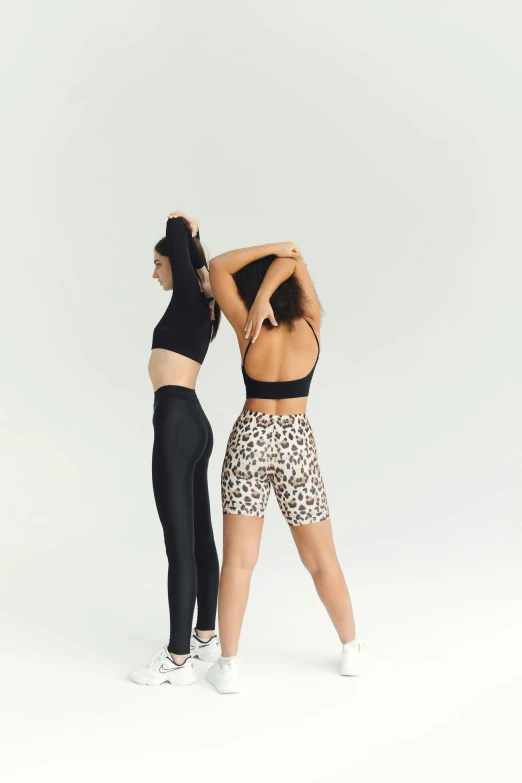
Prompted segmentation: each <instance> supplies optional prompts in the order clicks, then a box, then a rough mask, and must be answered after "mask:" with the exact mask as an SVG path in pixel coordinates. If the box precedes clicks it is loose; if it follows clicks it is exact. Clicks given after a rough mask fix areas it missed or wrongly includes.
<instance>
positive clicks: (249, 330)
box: [245, 297, 277, 343]
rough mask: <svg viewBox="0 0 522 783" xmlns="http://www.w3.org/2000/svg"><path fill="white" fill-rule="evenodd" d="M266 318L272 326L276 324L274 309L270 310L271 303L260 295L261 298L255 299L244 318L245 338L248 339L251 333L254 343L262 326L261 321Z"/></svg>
mask: <svg viewBox="0 0 522 783" xmlns="http://www.w3.org/2000/svg"><path fill="white" fill-rule="evenodd" d="M267 318H268V320H269V321H270V323H271V324H272V326H277V321H276V319H275V315H274V311H273V310H272V305H271V304H270V300H269V299H266V298H264V297H262V298H261V299H257V298H256V299H255V300H254V304H253V305H252V307H251V308H250V311H249V313H248V317H247V319H246V323H245V338H246V339H247V340H248V338H249V337H250V335H252V342H253V343H255V341H256V340H257V338H258V335H259V332H260V331H261V327H262V326H263V322H264V321H265V320H266V319H267Z"/></svg>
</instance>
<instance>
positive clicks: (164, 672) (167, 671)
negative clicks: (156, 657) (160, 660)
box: [159, 664, 183, 674]
mask: <svg viewBox="0 0 522 783" xmlns="http://www.w3.org/2000/svg"><path fill="white" fill-rule="evenodd" d="M181 668H183V667H182V666H174V667H173V668H172V669H165V667H164V666H163V664H161V666H160V667H159V671H160V672H161V673H162V674H168V673H169V672H175V671H176V669H181Z"/></svg>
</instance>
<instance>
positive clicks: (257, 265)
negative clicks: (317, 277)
mask: <svg viewBox="0 0 522 783" xmlns="http://www.w3.org/2000/svg"><path fill="white" fill-rule="evenodd" d="M276 258H277V256H273V255H271V256H264V257H263V258H259V259H258V260H257V261H251V262H250V264H247V265H246V266H244V267H243V268H242V269H240V270H239V271H238V272H236V273H235V274H234V275H232V277H233V278H234V280H235V283H236V286H237V290H238V293H239V296H240V297H241V299H242V300H243V302H244V303H245V306H246V308H247V310H250V308H251V307H252V305H253V304H254V299H255V298H256V296H257V292H258V291H259V287H260V285H261V283H262V282H263V280H264V278H265V275H266V273H267V271H268V269H269V267H270V264H271V263H272V262H273V261H274V259H276ZM306 299H307V297H306V294H305V292H304V291H303V288H302V286H301V284H300V282H299V280H298V279H297V277H295V275H291V277H289V278H288V279H287V280H285V281H284V282H283V283H281V285H280V286H279V288H276V290H275V291H274V293H273V294H272V296H271V297H270V304H271V306H272V310H273V311H274V315H275V319H276V321H277V323H278V324H282V323H286V324H288V325H289V327H290V329H292V328H293V325H294V321H295V320H296V319H297V318H302V317H303V316H304V314H305V306H306ZM264 326H266V328H267V329H274V328H275V327H274V326H272V324H271V323H270V321H269V320H268V319H266V320H265V322H264Z"/></svg>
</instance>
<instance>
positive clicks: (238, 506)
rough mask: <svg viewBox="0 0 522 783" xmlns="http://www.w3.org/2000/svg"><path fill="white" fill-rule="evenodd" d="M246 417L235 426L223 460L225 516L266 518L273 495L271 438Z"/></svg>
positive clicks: (222, 483)
mask: <svg viewBox="0 0 522 783" xmlns="http://www.w3.org/2000/svg"><path fill="white" fill-rule="evenodd" d="M243 418H244V417H242V416H240V417H239V419H238V421H237V422H236V424H235V425H234V428H233V429H232V432H231V434H230V437H229V439H228V444H227V450H226V453H225V458H224V460H223V467H222V470H221V501H222V506H223V515H240V516H250V517H258V518H262V517H264V515H265V509H266V504H267V502H268V498H269V495H270V480H271V475H270V471H269V462H268V449H267V446H268V441H267V439H266V438H265V439H263V438H262V437H261V435H260V434H259V433H256V431H255V429H254V428H252V427H251V426H250V422H249V421H244V420H243ZM238 422H239V423H238Z"/></svg>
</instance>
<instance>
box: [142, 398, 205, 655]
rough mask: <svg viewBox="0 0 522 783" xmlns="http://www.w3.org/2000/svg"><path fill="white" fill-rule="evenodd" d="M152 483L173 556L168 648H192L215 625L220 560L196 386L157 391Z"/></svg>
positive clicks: (184, 650)
mask: <svg viewBox="0 0 522 783" xmlns="http://www.w3.org/2000/svg"><path fill="white" fill-rule="evenodd" d="M153 423H154V448H153V452H152V483H153V487H154V497H155V499H156V506H157V509H158V514H159V518H160V520H161V524H162V526H163V533H164V536H165V548H166V550H167V557H168V561H169V574H168V595H169V610H170V642H169V651H170V652H171V653H175V654H177V655H185V654H187V653H189V652H190V636H191V633H192V621H193V616H194V607H195V604H196V598H197V606H198V617H197V621H196V628H199V630H201V631H205V630H206V631H211V630H213V629H214V628H215V626H216V607H217V595H218V583H219V562H218V556H217V552H216V545H215V543H214V533H213V530H212V523H211V519H210V503H209V496H208V485H207V470H208V462H209V459H210V455H211V453H212V446H213V435H212V429H211V427H210V423H209V421H208V419H207V417H206V416H205V413H204V412H203V408H202V407H201V405H200V403H199V400H198V398H197V396H196V392H195V391H194V389H187V388H185V387H183V386H162V387H161V388H159V389H158V390H157V392H156V393H155V395H154V416H153Z"/></svg>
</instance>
